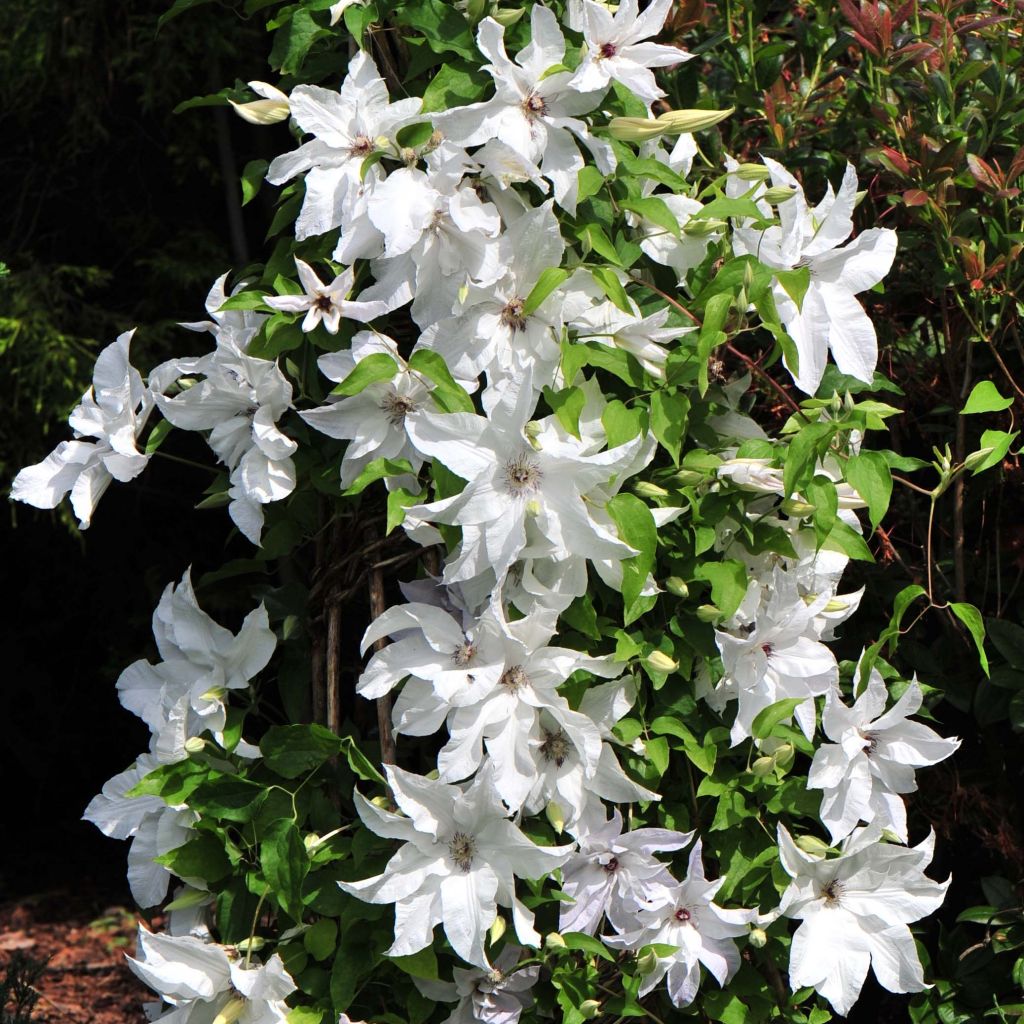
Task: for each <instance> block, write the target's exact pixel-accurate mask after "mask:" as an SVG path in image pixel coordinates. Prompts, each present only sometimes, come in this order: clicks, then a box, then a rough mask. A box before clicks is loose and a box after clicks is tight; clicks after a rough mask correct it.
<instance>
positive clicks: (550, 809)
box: [544, 800, 565, 835]
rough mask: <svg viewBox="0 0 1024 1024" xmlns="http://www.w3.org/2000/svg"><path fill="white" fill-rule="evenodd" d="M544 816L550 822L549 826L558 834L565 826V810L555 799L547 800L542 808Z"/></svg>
mask: <svg viewBox="0 0 1024 1024" xmlns="http://www.w3.org/2000/svg"><path fill="white" fill-rule="evenodd" d="M544 817H545V818H547V819H548V821H549V822H550V823H551V827H552V828H553V829H554V830H555V831H556V832H557V833H558V834H559V835H561V834H562V830H563V829H564V828H565V812H564V811H563V810H562V808H561V807H560V806H559V804H558V801H557V800H549V801H548V804H547V806H546V807H545V808H544Z"/></svg>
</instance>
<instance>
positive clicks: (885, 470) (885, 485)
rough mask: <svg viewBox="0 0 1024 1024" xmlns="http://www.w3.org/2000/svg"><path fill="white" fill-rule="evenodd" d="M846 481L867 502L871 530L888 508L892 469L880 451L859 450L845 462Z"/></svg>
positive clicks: (890, 494) (890, 495)
mask: <svg viewBox="0 0 1024 1024" xmlns="http://www.w3.org/2000/svg"><path fill="white" fill-rule="evenodd" d="M846 482H847V483H848V484H849V485H850V486H851V487H852V488H853V489H854V490H855V491H856V492H857V493H858V494H859V495H860V496H861V497H862V498H863V499H864V500H865V501H866V502H867V503H868V518H869V519H870V520H871V529H872V530H873V529H874V528H875V527H876V526H878V524H879V523H880V522H881V521H882V518H883V517H884V516H885V513H886V512H887V511H888V509H889V499H890V498H891V497H892V470H891V469H890V468H889V463H888V461H887V460H886V458H885V456H884V455H883V454H882V453H881V452H861V453H860V454H859V455H853V456H851V457H850V459H849V460H848V461H847V463H846Z"/></svg>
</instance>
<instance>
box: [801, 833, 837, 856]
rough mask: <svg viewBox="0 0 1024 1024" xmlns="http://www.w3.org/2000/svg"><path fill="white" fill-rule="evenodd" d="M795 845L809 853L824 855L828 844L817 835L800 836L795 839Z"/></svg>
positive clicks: (827, 849)
mask: <svg viewBox="0 0 1024 1024" xmlns="http://www.w3.org/2000/svg"><path fill="white" fill-rule="evenodd" d="M796 845H797V846H798V847H800V849H801V850H803V851H804V853H809V854H811V855H812V856H815V857H824V856H825V854H826V853H828V851H829V845H828V843H826V842H825V841H824V840H823V839H819V838H818V837H817V836H800V838H799V839H797V841H796Z"/></svg>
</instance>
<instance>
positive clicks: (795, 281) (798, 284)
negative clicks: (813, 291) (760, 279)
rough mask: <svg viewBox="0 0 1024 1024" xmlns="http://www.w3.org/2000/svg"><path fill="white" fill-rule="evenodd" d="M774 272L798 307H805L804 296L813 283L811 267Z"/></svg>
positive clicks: (783, 288)
mask: <svg viewBox="0 0 1024 1024" xmlns="http://www.w3.org/2000/svg"><path fill="white" fill-rule="evenodd" d="M773 273H774V274H775V279H776V280H777V281H778V282H779V284H781V285H782V290H783V291H784V292H785V293H786V294H787V295H788V296H789V297H790V298H791V299H792V300H793V302H795V303H796V308H797V309H803V305H804V296H805V295H806V294H807V289H808V287H809V286H810V283H811V268H810V267H797V269H796V270H775V271H773Z"/></svg>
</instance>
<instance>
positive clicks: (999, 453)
mask: <svg viewBox="0 0 1024 1024" xmlns="http://www.w3.org/2000/svg"><path fill="white" fill-rule="evenodd" d="M1019 433H1020V431H1017V430H1015V431H1014V432H1013V433H1012V434H1009V433H1007V432H1006V431H1005V430H986V431H984V432H983V433H982V435H981V440H980V441H979V442H978V450H979V451H984V450H985V449H986V448H990V449H991V451H990V452H989V453H988V454H987V455H986V456H985V457H984V458H983V459H982V460H981V461H980V462H978V463H975V464H973V465H972V466H971V475H972V476H977V475H978V474H979V473H984V472H985V470H986V469H991V468H992V467H993V466H998V465H1000V464H1001V463H1002V461H1003V459H1005V458H1006V453H1007V452H1008V451H1009V450H1010V445H1011V444H1013V442H1014V441H1015V440H1016V438H1017V435H1018V434H1019Z"/></svg>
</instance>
